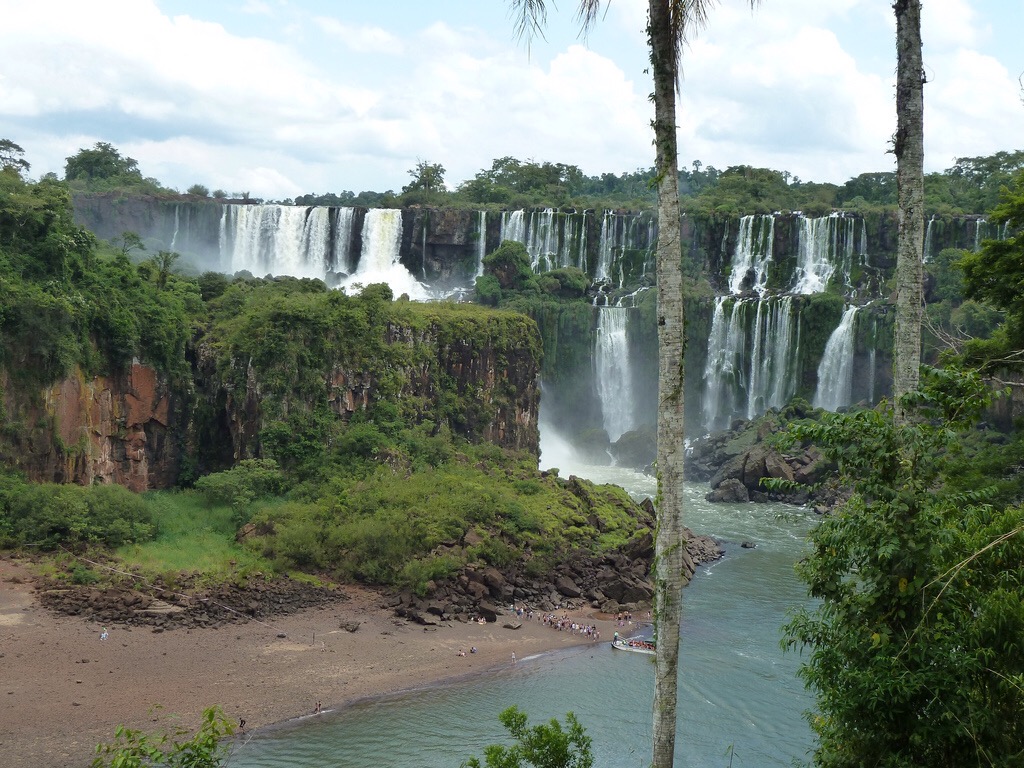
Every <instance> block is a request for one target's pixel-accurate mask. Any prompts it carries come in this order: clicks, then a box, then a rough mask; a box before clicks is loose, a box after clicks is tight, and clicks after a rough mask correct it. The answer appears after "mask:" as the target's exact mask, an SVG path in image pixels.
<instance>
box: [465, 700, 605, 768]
mask: <svg viewBox="0 0 1024 768" xmlns="http://www.w3.org/2000/svg"><path fill="white" fill-rule="evenodd" d="M498 719H499V720H500V721H501V724H502V725H503V726H505V729H506V730H507V731H508V732H509V733H510V734H512V737H513V738H514V739H515V740H516V743H515V744H513V745H512V746H510V747H506V746H504V745H502V744H492V745H491V746H489V747H486V748H484V762H482V763H481V762H480V760H479V759H477V758H475V757H472V758H470V759H469V760H468V761H467V762H465V763H463V764H462V765H463V768H522V767H523V766H531V765H532V766H535V768H591V766H593V765H594V756H593V755H592V754H591V753H590V744H591V741H590V737H589V736H587V732H586V730H585V729H584V728H583V726H582V725H580V722H579V720H577V719H576V716H575V715H574V714H573V713H572V712H569V713H567V714H566V716H565V722H566V724H567V726H568V727H567V728H563V727H562V724H561V723H560V722H558V720H556V719H554V718H552V719H551V722H550V723H548V724H546V725H545V724H543V723H542V724H541V725H535V726H533V727H529V726H527V724H526V714H525V713H524V712H521V711H520V710H519V708H518V707H509V708H508V709H506V710H505V711H504V712H502V713H501V714H500V715H498Z"/></svg>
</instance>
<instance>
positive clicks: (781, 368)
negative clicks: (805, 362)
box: [701, 296, 800, 432]
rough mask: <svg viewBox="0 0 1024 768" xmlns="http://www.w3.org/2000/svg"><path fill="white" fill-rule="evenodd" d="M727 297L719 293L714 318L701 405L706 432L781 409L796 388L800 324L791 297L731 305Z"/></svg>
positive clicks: (736, 302) (739, 301) (740, 301)
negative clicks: (770, 410) (732, 422)
mask: <svg viewBox="0 0 1024 768" xmlns="http://www.w3.org/2000/svg"><path fill="white" fill-rule="evenodd" d="M728 300H730V297H727V296H719V297H718V299H717V300H716V301H715V309H714V313H713V314H712V318H711V333H710V336H709V338H708V355H707V360H706V362H705V366H704V399H703V401H702V404H701V407H702V415H703V421H704V423H703V428H704V430H705V431H708V432H713V431H715V430H719V429H725V428H726V427H728V426H729V423H730V421H731V420H732V419H734V418H739V417H744V418H748V419H752V418H756V417H757V416H760V415H761V414H762V413H764V412H765V411H766V410H768V409H769V408H780V407H782V406H784V405H785V404H786V403H787V402H788V401H789V399H790V398H791V397H792V396H793V394H794V392H795V391H796V367H797V361H798V360H799V354H800V326H799V323H798V320H797V315H796V313H795V312H794V311H793V298H792V297H791V296H783V297H778V298H765V299H758V300H757V301H756V302H754V301H749V300H748V301H743V300H738V301H735V302H733V303H732V305H731V306H729V307H727V306H726V302H727V301H728ZM751 309H753V326H752V327H750V324H749V318H750V315H751V311H750V310H751Z"/></svg>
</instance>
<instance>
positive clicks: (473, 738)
mask: <svg viewBox="0 0 1024 768" xmlns="http://www.w3.org/2000/svg"><path fill="white" fill-rule="evenodd" d="M541 465H542V466H545V467H550V466H558V467H559V468H560V472H561V474H562V476H563V477H564V476H568V475H569V474H570V472H571V473H573V474H578V475H580V476H584V477H588V478H590V479H592V480H595V481H597V482H613V483H616V484H618V485H621V486H623V487H624V488H626V489H627V490H628V491H630V492H631V493H632V494H634V495H635V496H638V497H640V496H652V497H653V495H654V492H655V484H654V481H653V479H652V478H650V477H648V476H645V475H642V474H639V473H636V472H632V471H629V470H623V469H617V468H614V467H588V466H580V465H574V464H573V463H572V460H571V457H569V456H568V455H567V454H564V453H562V452H561V451H560V450H559V447H558V445H557V444H556V443H552V442H551V440H550V439H547V440H546V441H545V444H544V453H543V455H542V461H541ZM706 491H707V488H706V487H703V486H699V485H690V486H689V487H688V489H687V492H686V511H685V515H686V520H685V522H686V525H687V526H688V527H690V528H692V529H693V530H695V531H697V532H699V533H705V534H709V535H711V536H715V537H716V538H719V539H720V540H722V541H724V542H726V556H725V557H724V558H723V559H722V560H720V561H718V562H716V563H713V564H711V565H708V566H705V567H702V568H700V569H699V571H698V573H697V575H696V576H695V577H694V579H693V581H692V582H691V583H690V585H689V586H688V587H687V588H686V590H685V591H684V594H683V626H682V645H681V655H680V684H681V687H680V691H679V708H678V711H679V724H678V735H677V748H676V754H677V759H676V765H677V766H680V767H681V768H726V767H727V766H730V767H732V768H742V767H743V766H748V768H749V767H753V768H769V767H770V766H789V765H791V764H792V763H793V761H794V760H800V759H803V758H805V757H807V754H808V752H809V750H810V749H811V747H812V744H813V736H812V733H811V731H810V729H809V727H808V726H807V724H806V722H805V721H804V719H803V716H802V713H803V711H804V710H806V709H808V708H809V707H810V706H811V704H812V700H811V697H810V695H809V694H808V693H807V692H806V691H805V690H804V687H803V684H802V683H801V682H800V680H799V679H798V678H797V676H796V669H797V666H798V665H799V661H800V659H799V656H798V655H797V654H796V653H783V652H782V650H781V649H780V646H779V639H780V630H779V627H780V626H781V625H782V623H783V622H784V621H785V619H786V616H787V613H788V612H789V611H790V610H792V609H793V608H794V607H796V606H800V605H803V604H804V603H805V602H806V600H807V597H806V593H805V590H804V589H803V587H802V585H801V584H800V583H799V582H798V581H797V580H796V577H795V576H794V574H793V563H794V562H795V561H796V560H797V559H798V558H799V557H800V554H801V552H802V551H803V548H804V546H805V536H806V533H807V531H808V530H809V528H810V526H811V525H813V522H814V515H813V514H811V513H809V512H806V511H804V510H802V509H798V508H794V507H789V506H785V505H781V504H709V503H708V502H706V501H705V500H704V493H705V492H706ZM742 542H751V543H753V544H755V545H756V546H755V547H753V548H743V547H741V546H740V544H741V543H742ZM653 690H654V667H653V657H650V656H644V655H642V654H632V653H620V652H614V651H612V650H611V648H610V647H609V645H608V644H607V643H601V644H600V645H599V646H596V647H595V646H583V647H575V648H572V649H569V650H566V651H560V652H557V653H552V654H547V655H543V656H538V657H534V658H526V659H521V660H520V662H519V663H518V664H516V665H515V666H514V667H508V668H505V669H500V670H497V671H494V672H493V673H489V674H487V675H484V676H481V677H478V678H475V679H472V680H463V681H459V682H456V683H453V684H449V685H442V686H437V687H432V688H428V689H423V690H418V691H413V692H408V693H404V694H400V695H394V696H388V697H384V698H381V699H377V700H374V701H370V702H363V703H359V704H355V705H352V706H350V707H346V708H344V709H341V710H339V711H338V712H334V713H329V714H327V715H325V716H322V717H317V718H310V719H307V720H303V721H299V722H296V723H291V724H286V725H283V726H279V727H276V728H271V729H267V730H264V731H261V732H260V733H258V734H257V735H256V736H255V737H254V738H252V739H251V740H249V741H248V742H246V743H245V745H244V746H243V747H242V748H241V749H238V750H236V752H235V753H234V754H233V755H232V758H231V760H230V762H229V766H231V768H300V767H301V768H349V767H352V768H355V767H356V766H359V768H377V767H378V766H379V767H380V768H457V767H458V766H459V765H460V764H461V763H462V762H463V761H465V760H466V759H468V758H469V757H470V756H472V755H477V756H481V757H482V754H483V748H484V746H486V745H487V744H492V743H496V742H501V741H504V740H505V738H504V737H505V735H506V734H505V733H504V731H503V729H502V727H501V725H500V723H499V722H498V713H499V712H501V711H502V710H503V709H505V708H506V707H508V706H511V705H513V704H515V705H517V706H519V707H520V708H521V709H522V710H524V711H525V712H526V713H527V714H528V715H529V717H530V721H531V722H539V721H540V720H548V719H550V718H552V717H557V718H559V719H564V716H565V713H566V712H568V711H572V712H574V713H575V714H576V717H577V718H578V719H579V720H580V722H581V723H582V724H583V725H584V727H585V728H586V729H587V733H588V735H589V736H590V737H591V738H592V739H593V751H594V757H595V765H596V766H599V768H644V767H645V766H647V765H649V764H650V756H651V701H652V696H653Z"/></svg>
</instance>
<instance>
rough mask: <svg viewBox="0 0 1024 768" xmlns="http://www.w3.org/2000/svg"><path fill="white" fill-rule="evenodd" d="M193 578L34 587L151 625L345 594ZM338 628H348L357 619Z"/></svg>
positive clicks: (43, 595)
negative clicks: (203, 582)
mask: <svg viewBox="0 0 1024 768" xmlns="http://www.w3.org/2000/svg"><path fill="white" fill-rule="evenodd" d="M198 578H199V577H188V578H183V579H182V580H181V581H180V582H178V583H175V584H173V585H171V584H168V583H166V582H165V581H163V580H161V579H156V580H155V581H154V582H152V583H150V582H147V581H145V580H141V579H139V580H136V581H134V582H129V583H127V584H126V585H125V586H120V587H111V588H103V589H101V588H98V587H85V586H67V585H65V584H57V583H42V584H40V586H39V587H38V588H37V591H38V594H39V601H40V602H41V603H42V604H43V605H44V606H45V607H47V608H49V609H50V610H52V611H54V612H57V613H62V614H65V615H69V616H81V617H82V618H84V619H86V620H88V621H91V622H93V623H97V624H103V623H106V624H115V623H117V624H128V625H135V626H148V627H152V628H153V630H154V631H163V630H168V629H176V628H186V629H191V628H196V627H219V626H222V625H225V624H238V623H244V622H247V621H249V620H250V619H262V618H266V617H269V616H281V615H287V614H290V613H295V612H297V611H300V610H303V609H306V608H312V607H317V606H321V605H328V604H331V603H336V602H338V601H342V600H347V599H348V598H347V596H346V595H345V594H344V593H343V592H341V591H339V590H336V589H332V588H329V587H321V586H314V585H312V584H309V583H307V582H304V581H292V580H290V579H288V578H283V579H275V580H273V581H265V580H262V579H251V580H249V581H248V582H246V583H240V584H220V585H218V586H217V587H215V588H213V589H205V590H203V589H196V581H197V580H198ZM342 628H343V629H346V630H347V631H349V632H354V631H355V629H358V625H356V627H355V629H350V628H348V627H347V626H343V627H342Z"/></svg>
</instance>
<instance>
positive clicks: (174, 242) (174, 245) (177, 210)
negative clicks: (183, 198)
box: [171, 204, 181, 251]
mask: <svg viewBox="0 0 1024 768" xmlns="http://www.w3.org/2000/svg"><path fill="white" fill-rule="evenodd" d="M180 226H181V206H180V205H177V204H175V206H174V234H172V235H171V251H177V250H178V229H179V227H180Z"/></svg>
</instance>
